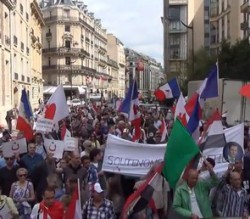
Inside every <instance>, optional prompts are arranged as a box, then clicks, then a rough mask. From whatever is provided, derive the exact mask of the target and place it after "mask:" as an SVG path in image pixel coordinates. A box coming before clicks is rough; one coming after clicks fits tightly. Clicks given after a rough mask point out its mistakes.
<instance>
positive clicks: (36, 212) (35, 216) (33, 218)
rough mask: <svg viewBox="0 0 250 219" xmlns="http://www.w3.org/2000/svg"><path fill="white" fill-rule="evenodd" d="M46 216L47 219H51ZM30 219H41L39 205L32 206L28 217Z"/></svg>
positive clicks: (41, 213)
mask: <svg viewBox="0 0 250 219" xmlns="http://www.w3.org/2000/svg"><path fill="white" fill-rule="evenodd" d="M47 216H48V217H47V219H51V217H50V216H49V215H47ZM30 219H43V212H42V211H41V209H40V203H37V204H35V205H34V207H33V209H32V212H31V215H30Z"/></svg>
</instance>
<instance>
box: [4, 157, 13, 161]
mask: <svg viewBox="0 0 250 219" xmlns="http://www.w3.org/2000/svg"><path fill="white" fill-rule="evenodd" d="M4 159H5V160H14V157H5V158H4Z"/></svg>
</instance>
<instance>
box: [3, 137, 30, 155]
mask: <svg viewBox="0 0 250 219" xmlns="http://www.w3.org/2000/svg"><path fill="white" fill-rule="evenodd" d="M2 150H3V156H4V157H12V156H14V155H15V154H16V153H18V154H24V153H27V143H26V139H25V138H22V139H18V140H15V141H9V142H5V143H3V144H2Z"/></svg>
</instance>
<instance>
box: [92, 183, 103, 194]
mask: <svg viewBox="0 0 250 219" xmlns="http://www.w3.org/2000/svg"><path fill="white" fill-rule="evenodd" d="M94 191H96V192H97V193H102V192H103V189H102V187H101V185H100V183H95V184H94Z"/></svg>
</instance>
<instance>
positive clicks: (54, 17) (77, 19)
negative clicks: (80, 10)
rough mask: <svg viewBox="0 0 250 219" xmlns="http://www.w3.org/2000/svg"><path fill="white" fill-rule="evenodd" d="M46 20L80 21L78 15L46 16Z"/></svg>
mask: <svg viewBox="0 0 250 219" xmlns="http://www.w3.org/2000/svg"><path fill="white" fill-rule="evenodd" d="M44 21H45V22H46V23H48V22H54V21H69V22H76V21H79V18H78V17H73V16H69V17H66V16H51V17H45V18H44Z"/></svg>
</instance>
